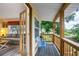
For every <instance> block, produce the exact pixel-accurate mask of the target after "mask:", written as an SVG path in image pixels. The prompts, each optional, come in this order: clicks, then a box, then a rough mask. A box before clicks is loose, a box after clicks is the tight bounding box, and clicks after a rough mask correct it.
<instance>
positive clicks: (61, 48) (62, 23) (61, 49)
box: [60, 10, 64, 56]
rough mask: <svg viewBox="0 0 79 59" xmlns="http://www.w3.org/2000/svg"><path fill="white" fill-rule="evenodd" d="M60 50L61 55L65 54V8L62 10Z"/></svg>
mask: <svg viewBox="0 0 79 59" xmlns="http://www.w3.org/2000/svg"><path fill="white" fill-rule="evenodd" d="M60 37H61V40H60V42H61V43H60V52H61V55H62V56H63V55H64V41H63V40H62V38H64V10H61V12H60Z"/></svg>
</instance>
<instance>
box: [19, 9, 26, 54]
mask: <svg viewBox="0 0 79 59" xmlns="http://www.w3.org/2000/svg"><path fill="white" fill-rule="evenodd" d="M24 13H26V10H23V11H22V12H21V13H20V51H19V52H20V54H21V55H24V46H23V44H24V43H23V36H22V25H23V24H24V23H23V22H24V20H22V19H21V17H22V14H24ZM25 15H26V14H25ZM25 18H26V17H25ZM26 32H27V31H26ZM26 37H27V35H26Z"/></svg>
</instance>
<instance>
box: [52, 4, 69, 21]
mask: <svg viewBox="0 0 79 59" xmlns="http://www.w3.org/2000/svg"><path fill="white" fill-rule="evenodd" d="M69 5H70V3H63V4H62V6H61V7H60V9H59V11H58V12H57V14H56V16H55V17H54V19H53V21H56V19H57V18H58V16H59V14H60V12H61V10H65V9H66V8H67V7H68V6H69Z"/></svg>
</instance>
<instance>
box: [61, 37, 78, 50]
mask: <svg viewBox="0 0 79 59" xmlns="http://www.w3.org/2000/svg"><path fill="white" fill-rule="evenodd" d="M62 39H63V40H64V41H65V42H66V43H68V44H70V45H72V46H73V47H75V48H77V49H79V43H77V42H74V41H72V40H69V39H66V38H62Z"/></svg>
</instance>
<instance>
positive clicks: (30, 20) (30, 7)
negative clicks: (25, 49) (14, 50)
mask: <svg viewBox="0 0 79 59" xmlns="http://www.w3.org/2000/svg"><path fill="white" fill-rule="evenodd" d="M25 5H26V6H27V7H28V8H29V31H30V32H29V36H30V37H29V39H30V41H29V45H30V51H29V52H30V56H32V6H31V5H30V4H29V3H25Z"/></svg>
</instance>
